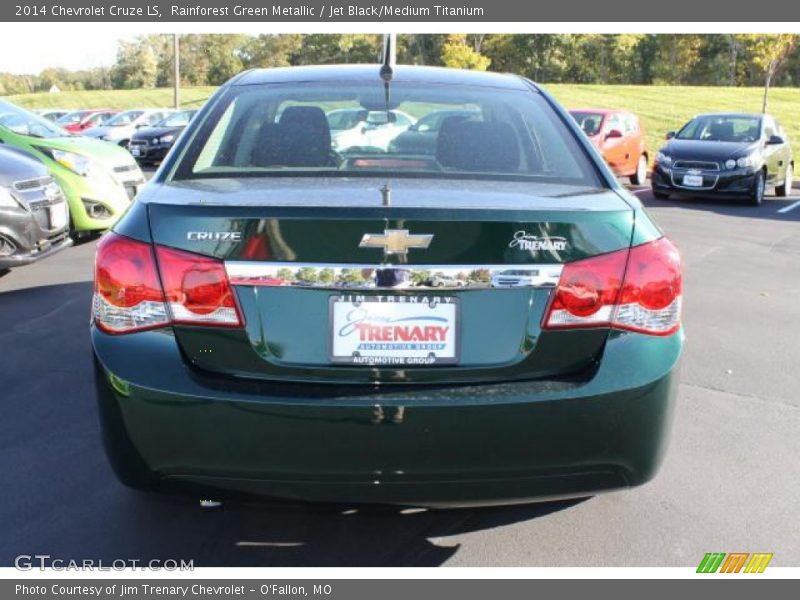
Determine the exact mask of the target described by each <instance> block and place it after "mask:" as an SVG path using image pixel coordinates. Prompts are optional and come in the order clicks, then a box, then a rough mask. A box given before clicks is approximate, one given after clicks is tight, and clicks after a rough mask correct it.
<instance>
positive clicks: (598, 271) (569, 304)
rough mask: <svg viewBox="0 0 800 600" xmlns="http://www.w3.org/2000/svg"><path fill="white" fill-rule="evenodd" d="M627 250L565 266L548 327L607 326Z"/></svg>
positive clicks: (549, 313)
mask: <svg viewBox="0 0 800 600" xmlns="http://www.w3.org/2000/svg"><path fill="white" fill-rule="evenodd" d="M627 258H628V251H627V250H620V251H618V252H612V253H610V254H603V255H601V256H596V257H593V258H587V259H585V260H579V261H576V262H573V263H569V264H567V265H565V266H564V270H563V271H562V272H561V278H560V280H559V282H558V287H557V288H556V291H555V294H554V297H553V301H552V303H551V305H550V310H549V312H548V315H547V318H546V320H545V323H546V327H548V328H552V329H555V328H565V327H597V326H600V325H609V324H610V323H611V318H612V317H613V312H614V305H615V303H616V301H617V297H618V296H619V288H620V285H621V284H622V277H623V275H624V273H625V261H626V259H627Z"/></svg>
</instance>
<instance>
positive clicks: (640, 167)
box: [631, 154, 647, 185]
mask: <svg viewBox="0 0 800 600" xmlns="http://www.w3.org/2000/svg"><path fill="white" fill-rule="evenodd" d="M645 181H647V157H646V156H645V155H644V154H642V155H641V156H640V157H639V162H637V163H636V172H635V173H634V174H633V175H631V183H632V184H633V185H644V183H645Z"/></svg>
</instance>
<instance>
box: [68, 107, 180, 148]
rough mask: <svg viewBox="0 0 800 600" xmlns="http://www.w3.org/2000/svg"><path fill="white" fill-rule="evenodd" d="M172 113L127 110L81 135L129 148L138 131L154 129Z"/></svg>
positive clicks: (159, 110)
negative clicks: (140, 129)
mask: <svg viewBox="0 0 800 600" xmlns="http://www.w3.org/2000/svg"><path fill="white" fill-rule="evenodd" d="M172 112H173V111H172V110H171V109H134V110H126V111H123V112H121V113H119V114H117V115H115V116H113V117H111V118H110V119H109V120H108V121H106V122H105V123H104V124H103V125H101V126H99V127H92V128H91V129H87V130H86V131H83V132H81V135H84V136H87V137H93V138H98V139H101V140H105V141H107V142H114V143H115V144H119V145H120V146H123V147H125V148H127V147H128V144H129V143H130V141H131V138H132V137H133V134H134V133H136V130H137V129H139V128H140V127H152V126H153V125H155V124H156V123H158V122H159V121H161V120H162V119H164V118H165V117H166V116H168V115H169V114H171V113H172Z"/></svg>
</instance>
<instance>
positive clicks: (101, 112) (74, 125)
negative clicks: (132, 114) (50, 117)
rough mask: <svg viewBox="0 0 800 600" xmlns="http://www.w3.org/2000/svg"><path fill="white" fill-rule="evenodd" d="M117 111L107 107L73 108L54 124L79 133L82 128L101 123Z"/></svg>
mask: <svg viewBox="0 0 800 600" xmlns="http://www.w3.org/2000/svg"><path fill="white" fill-rule="evenodd" d="M118 112H119V111H118V110H110V109H107V108H101V109H91V110H75V111H73V112H71V113H67V114H66V115H64V116H63V117H61V118H60V119H58V120H57V121H56V124H58V125H60V126H61V127H62V128H64V129H66V130H67V131H70V132H72V133H80V132H81V131H83V130H84V129H89V128H90V127H96V126H98V125H102V124H103V123H105V122H106V121H107V120H108V119H110V118H111V117H113V116H114V115H115V114H117V113H118Z"/></svg>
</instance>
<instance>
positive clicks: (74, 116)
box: [56, 110, 89, 125]
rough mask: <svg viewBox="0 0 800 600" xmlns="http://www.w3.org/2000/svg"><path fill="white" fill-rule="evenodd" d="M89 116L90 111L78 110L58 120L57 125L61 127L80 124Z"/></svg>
mask: <svg viewBox="0 0 800 600" xmlns="http://www.w3.org/2000/svg"><path fill="white" fill-rule="evenodd" d="M88 114H89V111H88V110H76V111H74V112H71V113H67V114H65V115H64V116H63V117H61V118H60V119H58V120H57V121H56V123H58V124H59V125H73V124H74V123H80V122H81V120H82V119H83V118H84V117H85V116H86V115H88Z"/></svg>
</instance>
